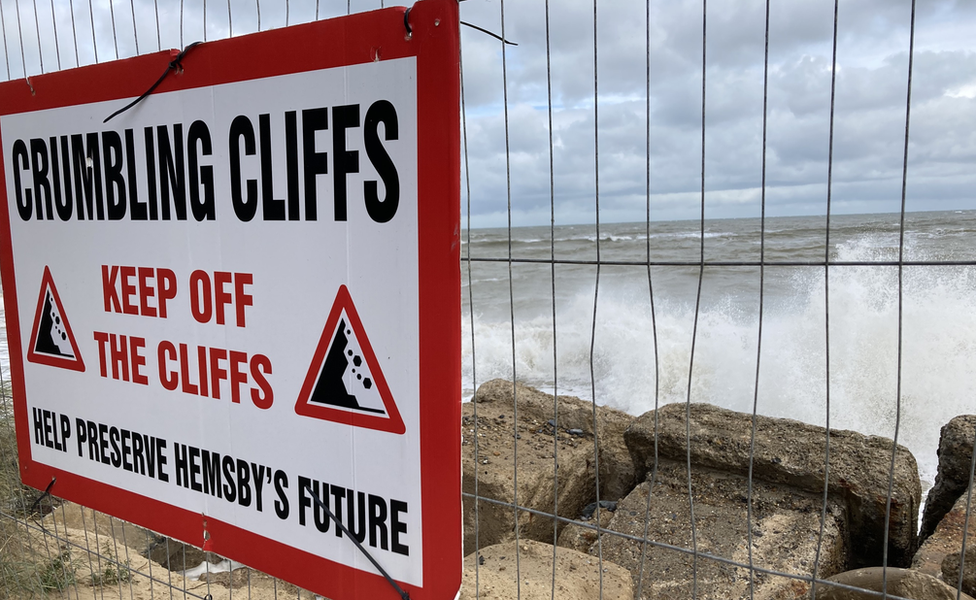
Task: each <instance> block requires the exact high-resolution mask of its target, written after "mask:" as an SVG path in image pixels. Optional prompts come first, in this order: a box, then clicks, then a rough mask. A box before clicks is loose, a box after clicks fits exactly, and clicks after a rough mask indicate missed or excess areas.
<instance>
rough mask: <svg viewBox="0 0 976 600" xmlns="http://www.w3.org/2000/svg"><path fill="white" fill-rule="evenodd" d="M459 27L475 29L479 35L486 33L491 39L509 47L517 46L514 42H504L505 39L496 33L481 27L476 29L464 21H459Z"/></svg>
mask: <svg viewBox="0 0 976 600" xmlns="http://www.w3.org/2000/svg"><path fill="white" fill-rule="evenodd" d="M461 25H467V26H468V27H470V28H471V29H477V30H478V31H480V32H481V33H487V34H488V35H490V36H491V37H493V38H495V39H496V40H498V41H499V42H503V43H505V44H508V45H509V46H518V44H516V43H515V42H510V41H508V40H506V39H505V38H503V37H502V36H500V35H498V34H497V33H492V32H490V31H488V30H487V29H483V28H481V27H478V26H477V25H472V24H471V23H468V22H465V21H461Z"/></svg>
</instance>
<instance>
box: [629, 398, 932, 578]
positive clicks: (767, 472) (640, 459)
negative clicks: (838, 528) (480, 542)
mask: <svg viewBox="0 0 976 600" xmlns="http://www.w3.org/2000/svg"><path fill="white" fill-rule="evenodd" d="M656 412H657V421H658V424H657V426H658V430H659V431H658V436H657V451H658V455H659V456H660V457H661V458H665V459H672V460H681V461H684V460H686V458H687V456H688V452H689V445H688V441H687V437H686V436H687V429H686V428H688V427H690V432H691V437H690V454H691V462H692V464H693V465H696V466H700V467H705V468H710V469H715V470H717V471H721V472H725V473H730V474H738V475H747V474H748V473H749V468H750V460H749V455H750V434H751V431H752V425H753V417H752V415H751V414H748V413H739V412H735V411H731V410H726V409H723V408H719V407H716V406H711V405H708V404H691V405H687V404H671V405H667V406H664V407H662V408H660V409H659V410H657V411H656ZM687 413H690V417H691V418H690V421H689V420H688V419H687V418H686V414H687ZM654 421H655V411H650V412H648V413H645V414H644V415H641V416H640V417H638V418H637V419H635V420H634V422H633V423H632V424H631V426H630V427H629V428H628V429H627V432H626V433H625V435H624V439H625V440H626V443H627V446H628V448H629V449H630V452H631V455H632V456H633V459H634V463H635V465H636V466H637V468H638V474H640V473H642V472H647V471H650V470H651V469H652V468H653V466H654V452H655V436H654V427H655V424H654ZM755 425H756V439H755V453H754V460H753V462H752V468H753V478H754V480H756V481H764V482H767V483H772V484H784V485H788V486H790V487H792V488H794V489H796V490H802V491H805V492H809V493H812V494H814V495H815V496H817V495H822V494H823V491H824V457H825V456H826V448H825V446H826V439H827V436H826V429H824V428H823V427H817V426H815V425H808V424H806V423H801V422H799V421H794V420H792V419H776V418H771V417H764V416H757V417H756V422H755ZM891 457H892V441H891V440H889V439H886V438H882V437H877V436H867V435H862V434H860V433H856V432H853V431H841V430H831V432H830V465H829V467H830V468H829V476H828V479H827V481H828V494H829V496H830V498H831V499H832V502H839V503H842V504H843V505H844V506H846V509H847V510H846V515H845V519H846V523H845V527H844V528H845V530H847V531H849V533H850V539H851V560H852V564H851V565H850V566H852V567H860V566H865V565H880V564H882V560H883V554H884V552H883V551H884V548H883V546H884V534H885V512H886V502H887V495H888V483H889V468H890V466H891ZM921 493H922V492H921V484H920V482H919V478H918V466H917V464H916V462H915V457H913V456H912V454H911V452H909V451H908V449H906V448H904V447H902V446H898V448H897V450H896V453H895V465H894V478H893V482H892V492H891V494H892V497H891V518H890V522H889V526H888V564H889V565H892V566H908V564H909V563H910V562H911V560H912V556H913V554H914V551H915V546H916V539H917V537H916V531H917V529H918V528H917V523H918V506H919V503H920V501H921Z"/></svg>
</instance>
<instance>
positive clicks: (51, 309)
mask: <svg viewBox="0 0 976 600" xmlns="http://www.w3.org/2000/svg"><path fill="white" fill-rule="evenodd" d="M27 360H28V361H30V362H32V363H36V364H40V365H48V366H50V367H60V368H62V369H69V370H71V371H82V372H84V370H85V362H84V360H82V358H81V352H79V351H78V342H77V341H75V336H74V333H73V332H72V331H71V324H70V323H68V316H67V315H66V314H65V312H64V306H63V305H62V304H61V297H60V296H59V295H58V288H57V287H55V285H54V278H53V277H52V276H51V269H50V268H48V267H44V275H43V276H42V277H41V292H40V295H39V296H38V298H37V309H36V310H35V312H34V326H33V328H32V329H31V337H30V346H29V347H28V351H27Z"/></svg>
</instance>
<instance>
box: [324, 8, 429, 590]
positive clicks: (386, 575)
mask: <svg viewBox="0 0 976 600" xmlns="http://www.w3.org/2000/svg"><path fill="white" fill-rule="evenodd" d="M407 10H408V11H409V10H410V9H407ZM305 489H307V490H308V495H309V496H311V497H312V500H315V504H317V505H318V507H319V508H321V509H322V510H324V511H325V514H327V515H329V518H330V519H332V522H334V523H335V524H336V527H338V528H339V529H341V530H342V533H344V534H346V537H348V538H349V539H350V540H352V543H353V544H356V547H357V548H359V551H360V552H362V553H363V554H364V555H366V558H368V559H369V562H371V563H373V566H374V567H376V570H377V571H379V572H380V575H382V576H383V577H384V578H385V579H386V581H387V583H389V584H390V585H391V586H393V589H395V590H396V593H397V594H400V598H401V600H410V594H408V593H407V592H405V591H404V590H403V588H401V587H400V586H399V585H397V582H396V581H393V578H392V577H390V574H389V573H387V572H386V570H384V569H383V567H381V566H380V563H378V562H376V559H375V558H373V556H372V555H371V554H370V553H369V551H367V550H366V548H364V547H363V545H362V543H361V542H360V541H359V540H358V539H356V536H354V535H353V534H352V533H351V532H350V531H349V530H348V529H346V526H345V525H343V524H342V521H340V520H339V518H338V517H336V516H335V515H334V514H332V511H331V510H329V507H328V506H327V505H326V504H325V503H324V502H322V501H321V500H319V497H318V496H317V495H316V494H315V492H313V491H312V486H311V485H306V486H305Z"/></svg>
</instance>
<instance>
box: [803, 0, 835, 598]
mask: <svg viewBox="0 0 976 600" xmlns="http://www.w3.org/2000/svg"><path fill="white" fill-rule="evenodd" d="M839 8H840V1H839V0H834V19H833V33H832V35H831V51H830V54H831V59H830V111H829V114H828V124H827V198H826V203H827V204H826V209H825V210H826V213H827V214H826V218H825V219H824V272H823V277H824V430H825V431H824V484H823V495H822V497H821V505H820V528H819V531H818V533H817V551H816V554H815V555H814V559H813V572H812V573H811V575H812V576H813V581H812V582H811V584H810V594H811V595H813V596H814V597H816V593H817V583H818V582H817V578H818V577H819V574H820V559H821V554H822V552H823V541H824V531H825V529H826V526H827V501H828V498H829V493H830V389H831V385H830V250H831V247H830V209H831V194H832V193H833V181H834V179H833V175H834V116H835V113H834V107H835V101H836V97H837V24H838V12H839Z"/></svg>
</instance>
